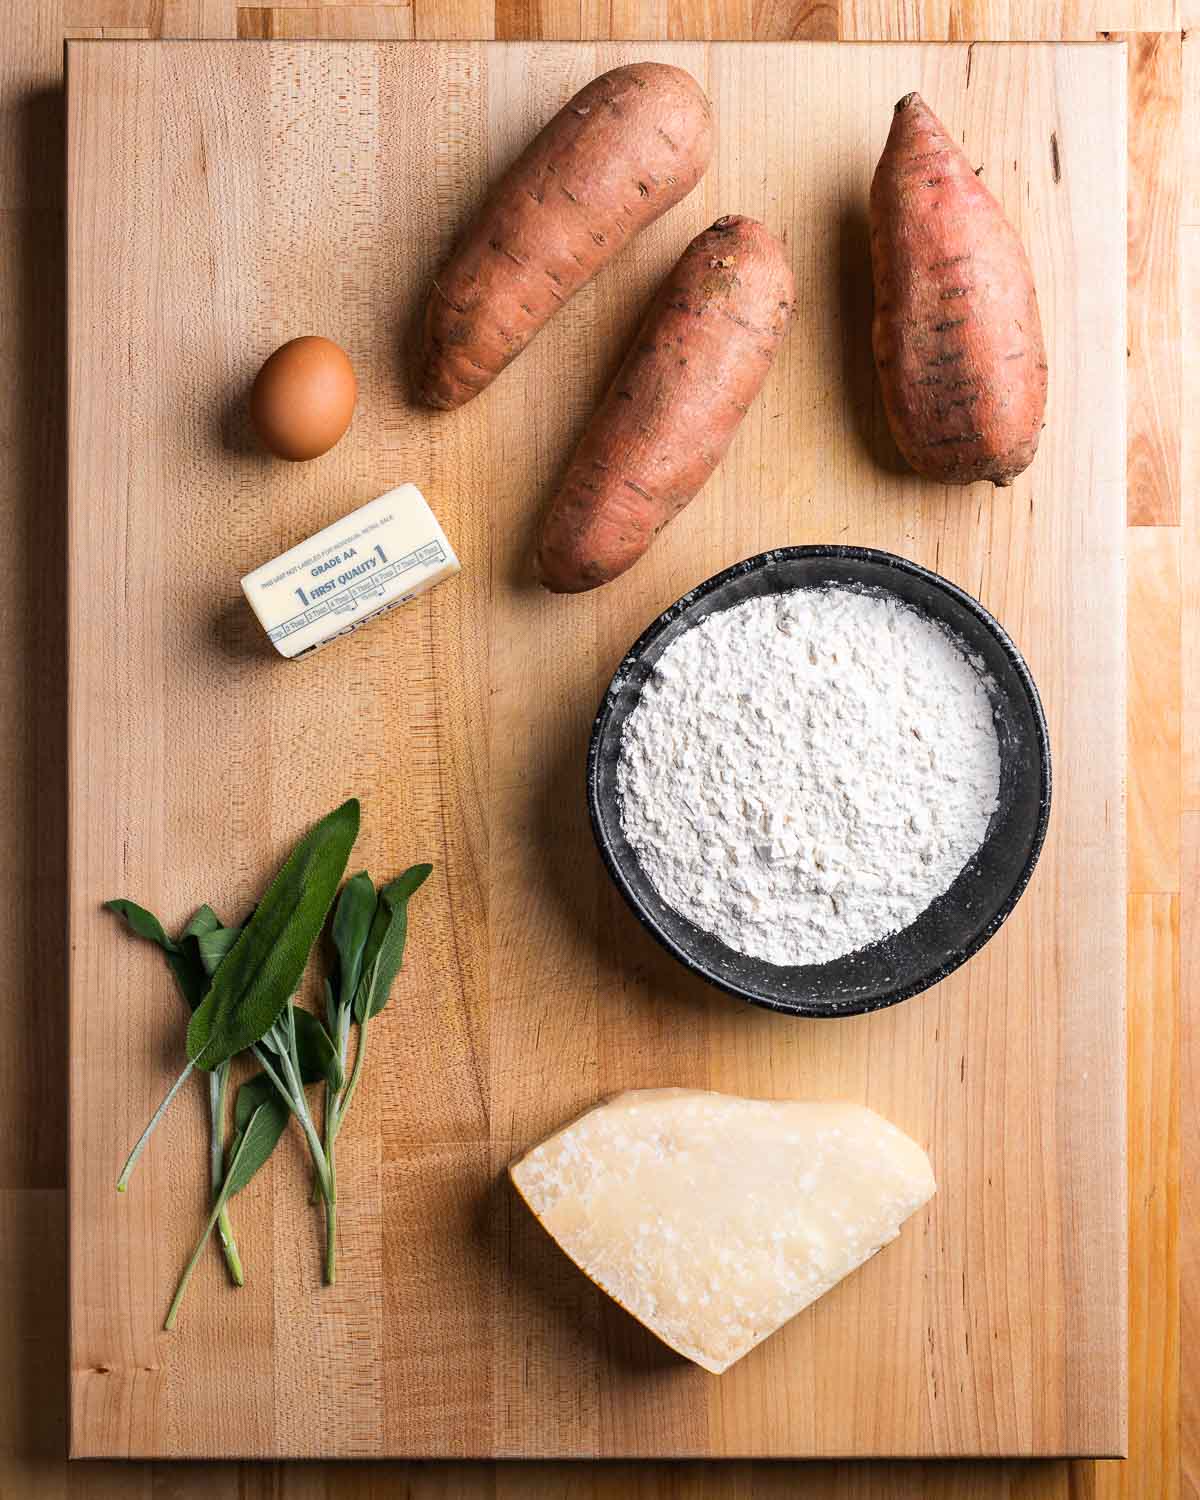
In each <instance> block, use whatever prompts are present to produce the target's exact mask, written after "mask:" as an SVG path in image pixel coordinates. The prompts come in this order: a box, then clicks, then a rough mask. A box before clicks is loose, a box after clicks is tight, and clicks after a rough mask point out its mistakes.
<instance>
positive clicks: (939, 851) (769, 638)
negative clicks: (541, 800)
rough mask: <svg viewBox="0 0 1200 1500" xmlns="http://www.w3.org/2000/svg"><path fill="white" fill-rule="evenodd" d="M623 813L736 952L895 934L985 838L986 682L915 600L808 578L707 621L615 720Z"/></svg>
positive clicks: (822, 953) (668, 882) (655, 870)
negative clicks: (622, 719)
mask: <svg viewBox="0 0 1200 1500" xmlns="http://www.w3.org/2000/svg"><path fill="white" fill-rule="evenodd" d="M617 784H618V787H619V789H620V791H621V794H622V822H623V824H624V827H625V833H626V836H627V837H628V839H629V841H630V843H631V844H632V845H633V848H634V849H635V850H636V852H637V856H638V859H639V860H640V862H641V864H642V867H643V869H644V870H645V872H646V874H647V875H648V876H649V878H650V880H651V881H652V883H653V884H654V886H655V888H656V889H657V890H658V892H659V894H660V895H661V896H662V898H663V900H664V901H666V902H667V904H668V905H669V906H672V907H674V909H675V910H676V911H678V912H681V913H682V914H683V915H684V916H686V917H689V918H690V919H691V920H692V921H693V922H694V923H696V925H697V926H699V927H703V928H705V929H706V930H707V931H709V932H712V933H715V934H716V936H717V937H719V938H720V939H721V941H722V942H724V943H725V944H727V945H728V946H729V947H730V948H734V949H736V950H737V951H738V952H740V953H745V954H750V955H752V956H754V957H757V958H763V959H766V960H767V961H768V962H770V963H774V964H801V963H822V962H824V961H825V960H827V959H831V958H836V957H838V956H839V955H841V954H844V953H851V952H853V951H854V950H855V949H858V948H863V947H865V946H866V945H867V944H868V943H874V942H877V941H878V940H879V939H880V938H883V937H886V936H888V935H889V934H891V933H894V932H898V931H900V929H901V928H903V927H907V926H908V925H909V924H910V923H911V922H913V921H914V920H915V919H916V918H917V917H918V916H919V915H920V913H921V912H922V911H924V910H925V908H926V907H927V906H928V905H929V903H930V902H931V901H933V900H934V898H935V897H937V896H939V895H941V894H942V892H943V891H945V890H946V889H947V888H948V887H949V886H950V885H951V884H952V883H953V881H954V879H955V877H956V876H957V875H958V873H959V871H960V870H961V869H962V868H963V866H964V865H965V864H966V863H967V861H968V860H969V859H970V857H971V856H972V854H974V853H975V851H976V850H977V849H978V848H979V846H980V844H981V843H982V842H983V838H984V834H985V833H986V831H987V826H988V820H989V818H990V817H991V814H992V812H993V810H994V808H995V806H996V798H997V794H998V791H999V786H1000V751H999V745H998V743H997V740H996V730H995V726H994V724H993V722H992V710H991V705H990V703H989V701H988V696H987V692H986V691H985V689H984V686H983V683H982V680H981V678H980V675H979V673H978V672H977V670H976V669H975V668H974V667H973V666H972V665H971V663H970V662H969V661H968V660H967V658H966V657H965V656H964V655H963V653H962V651H961V650H960V649H959V647H958V646H957V645H955V644H954V642H953V640H952V639H951V637H950V636H949V635H948V634H947V633H946V632H944V631H943V630H942V629H940V628H939V627H938V626H937V625H935V624H934V623H932V622H931V621H929V620H927V619H926V618H925V617H924V616H922V615H919V614H918V613H917V612H916V611H915V610H912V609H909V608H908V607H906V606H905V605H902V604H899V603H897V602H896V601H894V600H892V599H889V598H880V597H876V596H874V595H869V594H862V593H856V592H853V591H851V590H849V589H825V590H816V589H803V590H797V591H795V592H793V593H789V594H782V595H774V596H768V597H765V598H758V599H751V600H749V601H748V602H747V603H745V604H740V605H736V606H735V607H734V608H733V609H728V610H724V611H722V612H720V613H719V614H714V615H710V616H709V617H708V619H707V620H705V621H703V622H702V623H701V624H700V625H698V626H696V627H695V628H694V629H692V630H689V631H688V632H687V633H686V634H684V635H682V636H681V637H680V638H679V639H678V640H677V641H675V642H673V643H672V645H671V646H669V647H668V648H667V650H666V651H664V652H663V654H662V656H661V658H660V659H659V662H658V665H657V667H656V669H655V672H654V675H653V677H652V678H651V680H650V681H649V682H648V683H647V684H646V687H645V689H644V691H643V692H642V694H641V697H640V699H639V701H638V703H637V706H636V707H635V708H634V710H633V712H632V713H631V714H630V716H629V718H628V720H627V721H626V724H625V730H624V734H623V737H622V743H621V759H620V762H619V765H618V769H617Z"/></svg>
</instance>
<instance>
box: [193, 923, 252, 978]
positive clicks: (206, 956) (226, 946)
mask: <svg viewBox="0 0 1200 1500" xmlns="http://www.w3.org/2000/svg"><path fill="white" fill-rule="evenodd" d="M241 935H242V929H241V928H240V927H214V928H213V929H212V931H211V932H205V933H202V934H201V935H200V936H199V937H198V938H196V940H195V941H196V948H197V950H198V951H199V954H200V962H201V963H202V964H203V965H204V972H205V973H206V974H207V975H208V977H209V979H212V978H213V976H214V975H215V974H216V972H217V970H218V969H219V968H220V967H221V963H222V961H223V960H224V959H225V957H226V956H227V955H228V953H229V951H230V949H231V948H232V947H233V945H234V943H236V942H237V940H238V938H240V937H241Z"/></svg>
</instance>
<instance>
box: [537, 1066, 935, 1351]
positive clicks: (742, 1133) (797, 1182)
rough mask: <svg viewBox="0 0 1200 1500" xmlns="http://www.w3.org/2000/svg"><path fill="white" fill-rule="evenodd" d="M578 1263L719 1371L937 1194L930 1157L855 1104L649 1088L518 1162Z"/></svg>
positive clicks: (621, 1098) (584, 1118)
mask: <svg viewBox="0 0 1200 1500" xmlns="http://www.w3.org/2000/svg"><path fill="white" fill-rule="evenodd" d="M509 1172H510V1175H511V1177H512V1180H513V1183H514V1185H515V1187H516V1189H517V1191H518V1192H519V1193H520V1195H521V1197H522V1198H524V1199H525V1201H526V1203H527V1204H528V1205H529V1207H530V1208H531V1209H532V1210H533V1212H534V1214H535V1215H536V1216H537V1217H538V1219H540V1220H541V1222H542V1224H543V1225H544V1226H545V1228H546V1229H547V1230H548V1231H549V1232H550V1234H551V1235H552V1236H553V1237H554V1238H555V1239H556V1240H557V1241H558V1243H559V1245H560V1246H561V1247H562V1248H563V1250H565V1251H566V1253H567V1254H568V1255H569V1256H570V1257H571V1259H572V1260H573V1261H575V1263H576V1264H577V1265H578V1266H579V1267H580V1268H581V1269H582V1270H583V1271H584V1272H586V1274H587V1275H588V1276H590V1277H591V1279H592V1280H593V1281H594V1282H595V1283H596V1284H597V1286H600V1287H602V1288H603V1289H604V1290H605V1291H606V1292H607V1293H608V1294H609V1296H610V1297H613V1298H614V1299H615V1300H616V1301H617V1302H619V1303H620V1304H621V1306H622V1307H624V1308H625V1309H626V1310H627V1311H628V1312H630V1313H632V1314H633V1316H634V1317H635V1318H637V1319H638V1320H639V1321H640V1322H642V1323H644V1324H645V1325H646V1327H647V1328H649V1329H650V1330H651V1332H652V1333H655V1334H657V1335H658V1337H659V1338H660V1339H662V1341H663V1343H664V1344H668V1345H669V1346H670V1347H671V1348H672V1349H675V1350H677V1351H678V1352H679V1353H680V1354H683V1355H685V1356H686V1357H687V1358H688V1359H690V1360H694V1361H695V1363H696V1364H698V1365H701V1366H703V1368H704V1369H706V1370H711V1371H712V1372H713V1374H714V1375H719V1374H720V1373H721V1372H722V1371H723V1370H727V1369H728V1368H729V1366H730V1365H731V1364H733V1363H734V1361H735V1360H738V1359H741V1357H742V1355H743V1354H746V1353H747V1352H748V1351H749V1350H751V1349H753V1348H754V1346H755V1344H757V1343H759V1342H761V1340H763V1339H765V1338H766V1337H767V1336H768V1335H769V1334H772V1333H774V1332H775V1330H776V1329H777V1328H779V1327H781V1326H782V1325H783V1324H784V1323H786V1322H787V1321H788V1319H789V1318H793V1317H795V1315H796V1314H797V1313H798V1312H799V1311H800V1310H801V1309H802V1308H805V1307H807V1306H808V1305H809V1303H810V1302H815V1301H816V1299H817V1298H818V1297H820V1296H822V1295H823V1294H824V1293H825V1292H827V1291H828V1290H829V1289H830V1287H832V1286H835V1285H836V1284H837V1283H838V1282H839V1281H841V1279H842V1277H843V1276H848V1275H849V1274H850V1272H851V1271H853V1270H854V1269H855V1268H856V1267H858V1266H861V1265H862V1263H863V1261H865V1260H867V1259H869V1257H870V1256H872V1255H874V1254H875V1252H876V1251H877V1250H878V1249H880V1248H881V1247H882V1246H883V1245H886V1244H887V1243H888V1241H889V1240H892V1239H895V1237H896V1236H897V1235H898V1234H899V1232H900V1226H901V1225H902V1224H903V1223H904V1221H905V1219H907V1218H908V1216H909V1214H911V1213H913V1212H915V1211H916V1210H917V1209H918V1208H920V1207H921V1205H922V1204H923V1203H926V1202H928V1201H929V1199H930V1198H931V1197H932V1196H933V1194H934V1191H935V1190H936V1186H937V1184H936V1183H935V1182H934V1179H933V1170H932V1168H931V1167H930V1164H929V1158H928V1157H927V1156H926V1155H925V1153H924V1151H922V1150H921V1148H920V1146H918V1145H917V1143H916V1142H915V1141H913V1140H911V1139H910V1138H909V1137H908V1136H906V1135H905V1134H904V1133H903V1131H901V1130H897V1128H896V1127H895V1126H894V1125H892V1124H889V1122H888V1121H887V1120H885V1119H883V1118H882V1117H881V1116H880V1115H877V1114H875V1113H874V1112H873V1111H872V1110H869V1109H864V1108H863V1107H862V1105H859V1104H841V1103H803V1102H801V1101H798V1100H785V1099H780V1100H772V1099H739V1098H736V1097H734V1096H733V1095H730V1094H714V1093H706V1092H703V1091H701V1090H694V1089H640V1090H633V1091H631V1092H629V1093H626V1094H619V1095H617V1096H616V1098H613V1099H610V1100H608V1101H607V1102H606V1103H604V1104H600V1105H598V1106H597V1107H596V1108H595V1109H592V1110H589V1111H588V1113H587V1114H585V1115H581V1116H580V1117H579V1118H578V1119H577V1120H573V1121H572V1122H571V1123H570V1124H569V1125H566V1126H564V1128H563V1129H562V1130H560V1131H559V1132H558V1133H557V1134H556V1135H552V1136H550V1138H549V1139H548V1140H545V1141H543V1142H542V1144H541V1145H540V1146H535V1147H534V1149H533V1150H532V1151H530V1152H529V1153H528V1155H527V1156H524V1157H522V1158H521V1160H520V1161H518V1162H515V1163H514V1164H513V1166H512V1167H511V1168H510V1169H509Z"/></svg>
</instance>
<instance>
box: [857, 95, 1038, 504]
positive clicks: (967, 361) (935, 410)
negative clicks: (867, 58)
mask: <svg viewBox="0 0 1200 1500" xmlns="http://www.w3.org/2000/svg"><path fill="white" fill-rule="evenodd" d="M871 265H872V269H873V272H874V281H875V316H874V322H873V326H872V343H873V344H874V349H875V365H876V368H877V369H878V371H879V383H880V386H881V388H882V391H883V403H884V406H885V408H886V410H887V417H888V422H889V424H890V425H891V429H892V436H893V437H894V438H895V440H896V446H897V447H898V448H899V449H900V452H901V453H902V454H903V455H904V457H905V458H906V459H907V461H908V462H909V463H910V464H911V465H912V467H913V468H914V469H916V471H917V473H918V474H923V475H924V476H925V478H927V479H936V480H940V481H942V482H943V483H947V484H971V483H972V482H974V481H975V480H978V479H990V480H991V481H992V483H993V484H996V485H1007V484H1011V483H1012V481H1013V480H1014V479H1015V478H1016V476H1017V475H1018V474H1020V473H1021V472H1022V470H1024V469H1027V468H1028V467H1029V465H1030V464H1031V463H1032V462H1033V456H1034V454H1035V453H1036V452H1037V445H1038V438H1039V437H1040V435H1041V430H1042V417H1043V414H1044V412H1045V408H1046V353H1045V349H1044V348H1043V345H1042V325H1041V319H1040V318H1039V317H1038V305H1037V294H1036V293H1035V291H1034V286H1033V274H1032V272H1031V271H1030V269H1029V261H1028V259H1027V257H1026V255H1025V250H1024V247H1023V246H1022V244H1021V242H1020V240H1019V239H1018V238H1017V235H1016V231H1015V230H1014V229H1013V227H1012V225H1011V224H1010V223H1009V222H1008V220H1007V219H1006V218H1005V217H1004V212H1003V210H1002V209H1001V207H1000V205H999V204H998V203H997V202H996V200H995V198H993V196H992V195H991V193H990V192H989V191H988V190H987V188H986V187H985V186H984V185H983V183H982V182H981V181H980V180H979V178H978V177H977V176H976V175H975V172H974V170H973V169H972V167H971V164H970V162H969V161H968V160H967V158H966V156H965V155H964V154H963V152H962V150H961V149H960V148H959V146H958V145H957V144H956V142H955V141H953V140H952V139H951V137H950V136H949V135H948V134H947V132H946V130H945V128H944V127H943V125H942V123H941V121H940V120H938V118H937V116H936V115H935V114H934V113H933V111H932V110H931V109H930V108H929V107H928V105H927V104H926V103H925V102H924V100H923V99H922V98H921V97H920V95H919V94H906V95H905V96H904V98H903V99H901V100H900V102H899V104H897V105H896V110H895V114H894V115H893V117H892V128H891V132H890V134H889V135H888V139H887V145H886V146H885V147H884V151H883V155H882V156H881V157H880V158H879V165H878V166H877V167H876V169H875V177H874V180H873V181H872V183H871Z"/></svg>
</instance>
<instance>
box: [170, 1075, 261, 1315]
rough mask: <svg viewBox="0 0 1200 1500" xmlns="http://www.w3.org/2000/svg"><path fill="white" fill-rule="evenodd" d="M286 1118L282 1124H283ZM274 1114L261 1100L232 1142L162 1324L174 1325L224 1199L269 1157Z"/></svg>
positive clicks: (239, 1190)
mask: <svg viewBox="0 0 1200 1500" xmlns="http://www.w3.org/2000/svg"><path fill="white" fill-rule="evenodd" d="M286 1123H287V1121H286V1118H285V1120H284V1124H286ZM276 1124H277V1116H276V1114H275V1112H274V1111H273V1110H271V1109H269V1108H268V1107H267V1106H266V1105H265V1104H263V1105H260V1106H259V1108H258V1109H256V1110H255V1111H254V1113H253V1114H252V1115H251V1117H250V1119H249V1121H248V1123H247V1125H246V1128H245V1130H243V1131H242V1133H241V1136H240V1138H239V1139H238V1141H237V1142H236V1143H235V1146H234V1150H233V1152H232V1153H231V1155H230V1158H229V1170H228V1171H227V1172H226V1173H225V1181H224V1182H223V1183H222V1184H221V1191H220V1192H219V1193H218V1194H217V1197H216V1200H215V1202H214V1203H213V1207H212V1213H211V1214H210V1215H209V1218H208V1223H207V1224H205V1226H204V1231H203V1233H202V1234H201V1236H200V1238H199V1239H198V1240H197V1242H196V1248H195V1249H194V1250H193V1251H192V1255H191V1259H190V1260H189V1261H188V1263H187V1265H186V1266H185V1267H184V1270H183V1275H182V1276H181V1277H180V1278H179V1285H178V1286H177V1287H176V1288H175V1295H174V1297H173V1298H172V1299H171V1306H170V1307H169V1308H168V1310H167V1317H166V1322H165V1323H164V1324H163V1326H164V1328H167V1329H171V1328H174V1327H175V1322H176V1319H177V1318H178V1317H179V1308H180V1305H181V1303H182V1302H183V1294H184V1293H185V1292H186V1291H187V1288H188V1282H189V1281H191V1279H192V1272H193V1271H194V1270H195V1269H196V1265H197V1263H198V1261H199V1259H200V1255H201V1253H202V1251H203V1250H204V1246H205V1245H206V1244H207V1243H208V1237H209V1235H210V1234H211V1233H212V1232H213V1230H214V1228H215V1227H216V1224H217V1220H218V1219H219V1218H220V1217H221V1214H222V1212H223V1211H224V1208H225V1205H226V1203H228V1202H229V1200H230V1198H232V1197H233V1195H234V1193H240V1192H241V1190H242V1189H243V1188H244V1187H245V1186H246V1184H247V1183H248V1182H249V1181H250V1179H251V1178H252V1177H253V1176H254V1174H255V1172H257V1171H258V1169H259V1167H261V1166H262V1164H263V1163H264V1162H265V1161H266V1160H267V1159H268V1158H269V1157H270V1155H271V1152H272V1151H274V1149H275V1144H276V1142H277V1141H278V1140H279V1137H280V1135H281V1134H282V1127H280V1128H279V1129H276Z"/></svg>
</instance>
